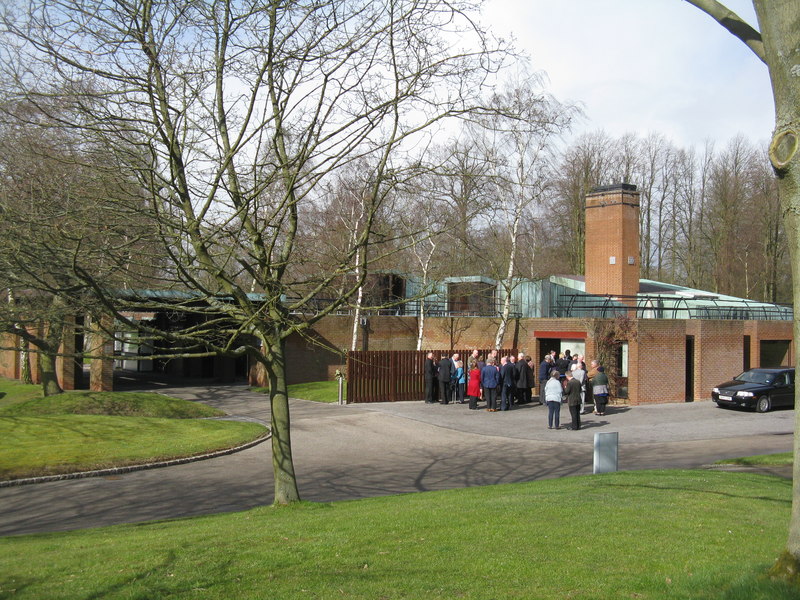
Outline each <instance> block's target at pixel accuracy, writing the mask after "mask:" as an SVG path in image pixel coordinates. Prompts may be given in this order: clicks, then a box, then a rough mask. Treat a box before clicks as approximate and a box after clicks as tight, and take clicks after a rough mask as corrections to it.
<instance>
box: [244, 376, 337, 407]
mask: <svg viewBox="0 0 800 600" xmlns="http://www.w3.org/2000/svg"><path fill="white" fill-rule="evenodd" d="M252 389H253V391H254V392H260V393H262V394H269V388H260V387H255V388H252ZM288 392H289V397H290V398H298V399H300V400H311V401H313V402H327V403H332V402H338V401H339V382H338V381H312V382H310V383H293V384H291V385H290V386H288ZM342 394H344V395H346V394H347V382H345V383H344V385H343V387H342Z"/></svg>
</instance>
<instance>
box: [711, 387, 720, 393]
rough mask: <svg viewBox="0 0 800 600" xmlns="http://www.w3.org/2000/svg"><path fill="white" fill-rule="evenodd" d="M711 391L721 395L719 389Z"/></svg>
mask: <svg viewBox="0 0 800 600" xmlns="http://www.w3.org/2000/svg"><path fill="white" fill-rule="evenodd" d="M711 391H712V392H714V393H715V394H719V388H714V389H713V390H711Z"/></svg>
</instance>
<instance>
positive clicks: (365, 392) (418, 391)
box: [347, 348, 517, 404]
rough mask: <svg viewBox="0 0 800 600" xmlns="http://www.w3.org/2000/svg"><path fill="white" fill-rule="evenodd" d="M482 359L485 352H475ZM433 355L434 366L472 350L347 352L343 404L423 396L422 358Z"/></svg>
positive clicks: (504, 352)
mask: <svg viewBox="0 0 800 600" xmlns="http://www.w3.org/2000/svg"><path fill="white" fill-rule="evenodd" d="M479 351H480V353H481V355H482V356H483V357H484V358H486V357H487V356H488V355H489V352H490V351H491V349H489V350H481V349H479ZM428 352H433V356H434V360H435V361H436V362H437V363H438V362H439V360H440V359H441V357H442V356H445V355H446V356H452V355H453V354H455V353H456V352H458V353H459V354H460V355H461V359H462V360H463V361H464V368H467V359H468V358H469V355H470V354H471V353H472V349H471V348H469V349H466V350H460V349H455V350H366V351H364V350H357V351H355V352H348V353H347V403H348V404H350V403H364V402H401V401H407V400H423V399H424V397H425V375H424V372H423V368H424V366H425V357H426V356H427V355H428ZM516 352H517V351H516V349H504V350H500V356H508V355H510V354H512V353H513V354H516Z"/></svg>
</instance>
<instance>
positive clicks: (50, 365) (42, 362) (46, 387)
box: [39, 350, 64, 396]
mask: <svg viewBox="0 0 800 600" xmlns="http://www.w3.org/2000/svg"><path fill="white" fill-rule="evenodd" d="M39 370H40V372H41V376H42V393H43V394H44V395H45V396H55V395H56V394H62V393H63V392H64V390H63V389H61V386H60V385H59V383H58V376H57V375H56V352H53V351H52V350H43V351H42V352H41V353H40V354H39Z"/></svg>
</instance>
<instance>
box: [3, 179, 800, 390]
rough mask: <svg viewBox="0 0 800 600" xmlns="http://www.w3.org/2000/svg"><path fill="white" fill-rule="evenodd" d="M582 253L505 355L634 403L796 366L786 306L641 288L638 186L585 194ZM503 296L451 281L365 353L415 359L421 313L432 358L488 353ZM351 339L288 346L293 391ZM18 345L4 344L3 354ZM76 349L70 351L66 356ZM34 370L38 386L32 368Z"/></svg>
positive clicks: (389, 319)
mask: <svg viewBox="0 0 800 600" xmlns="http://www.w3.org/2000/svg"><path fill="white" fill-rule="evenodd" d="M585 252H586V260H585V264H586V276H585V277H583V276H575V275H559V276H552V277H549V278H547V279H544V280H539V281H530V280H518V281H517V282H516V285H515V286H514V289H513V291H512V292H511V301H512V315H513V318H512V320H511V322H510V323H509V324H508V328H507V333H506V336H505V339H504V342H503V347H504V348H507V349H510V348H518V349H520V350H521V351H523V352H525V353H527V354H529V355H531V356H532V357H534V359H535V360H536V361H537V362H539V361H540V360H541V358H542V357H543V356H544V354H546V353H547V352H548V351H550V350H556V351H557V352H561V351H564V350H566V349H570V350H571V351H572V352H573V353H576V352H580V353H582V354H585V355H586V357H587V358H588V359H591V358H594V357H597V356H602V355H605V356H607V357H609V358H607V360H606V361H605V362H606V365H607V366H609V367H611V368H612V369H613V372H614V373H615V375H616V378H615V384H616V385H615V392H616V395H617V397H618V398H624V399H626V400H627V402H629V403H631V404H642V403H655V402H684V401H693V400H705V399H709V398H710V390H711V388H712V387H713V386H714V385H716V384H718V383H719V382H720V381H723V380H725V379H728V378H729V377H731V376H733V375H735V374H737V373H739V372H740V371H742V370H745V369H748V368H750V367H756V366H774V365H780V364H794V361H795V355H794V344H793V340H792V311H791V309H790V308H789V307H785V306H778V305H772V304H766V303H759V302H753V301H749V300H746V299H741V298H734V297H730V296H724V295H720V294H714V293H710V292H706V291H702V290H693V289H689V288H685V287H681V286H676V285H671V284H665V283H661V282H656V281H650V280H643V279H640V277H639V262H640V261H639V194H638V192H637V191H636V188H635V187H634V186H631V185H627V184H620V185H616V186H609V187H604V188H598V189H596V190H595V191H593V192H592V193H591V194H589V195H588V196H587V198H586V247H585ZM379 279H380V281H384V280H385V281H387V282H388V283H387V284H386V285H388V286H390V289H388V291H387V292H386V293H387V294H389V295H390V296H391V297H392V298H395V297H398V296H400V294H402V293H406V294H412V295H413V294H414V293H415V290H417V289H419V288H418V286H416V285H415V284H414V282H413V278H409V280H408V281H403V280H402V277H401V276H399V275H398V274H395V273H392V274H390V275H389V276H384V277H382V278H379ZM377 287H380V286H379V285H378V286H377ZM373 293H375V294H380V290H379V289H376V290H373ZM504 294H505V292H504V290H503V287H502V286H500V285H499V283H498V282H493V281H492V280H490V279H487V278H485V277H482V276H475V277H466V278H449V279H447V280H445V281H444V282H442V284H441V286H440V288H439V291H438V292H436V293H435V294H433V295H432V296H430V297H427V298H426V299H425V301H424V302H420V301H419V300H418V299H417V300H415V301H414V302H410V303H409V304H407V305H404V306H403V308H402V309H395V310H392V311H378V312H375V313H373V314H366V315H362V323H361V325H362V326H361V327H359V328H358V335H359V340H358V347H359V348H360V349H368V350H414V349H415V348H416V344H417V332H418V327H419V319H420V316H419V313H420V311H421V310H423V311H425V319H424V330H423V347H424V348H429V349H436V350H445V349H450V348H472V347H477V348H485V347H490V346H492V345H493V342H494V337H495V333H496V332H497V328H498V325H499V324H500V318H499V314H500V312H499V310H498V309H499V306H500V305H501V304H502V302H503V301H504V299H505V296H504ZM154 318H158V315H155V316H154ZM352 331H353V317H352V316H350V315H336V316H330V317H326V318H325V319H323V320H322V321H320V322H319V323H318V324H317V325H316V326H315V329H314V331H313V332H312V333H311V336H310V337H311V338H312V339H308V338H301V337H300V336H296V337H293V338H290V339H289V340H288V342H287V346H286V349H287V378H288V381H289V382H290V383H299V382H305V381H320V380H327V379H331V378H332V377H333V374H334V372H335V371H336V370H337V369H343V368H344V364H343V361H344V359H343V356H344V351H345V350H346V349H348V348H349V346H350V344H351V338H352ZM12 344H13V340H8V341H7V342H6V344H4V346H6V347H8V346H9V345H12ZM103 344H106V345H107V342H105V341H103V340H100V341H98V342H97V343H96V344H92V343H90V340H89V341H84V340H70V342H69V346H70V347H73V348H80V349H81V350H82V352H83V353H84V354H86V355H91V354H92V352H93V347H97V348H101V347H102V345H103ZM69 349H70V348H68V347H66V346H65V351H67V350H69ZM124 349H125V348H124V345H123V348H122V350H124ZM65 353H66V352H65ZM105 354H106V355H107V354H108V348H107V347H106V349H105ZM141 354H142V352H141V349H139V350H138V351H137V350H136V349H135V348H134V349H133V352H131V356H129V357H127V358H124V357H123V358H124V360H119V361H116V362H117V367H121V366H124V367H125V368H141V369H142V370H144V367H147V368H148V369H149V368H152V365H151V364H150V363H149V362H148V361H146V360H142V359H141V358H140V356H141ZM18 358H19V357H18V353H14V352H0V375H3V376H6V377H11V378H19V375H20V373H19V360H18ZM610 362H611V363H613V364H609V363H610ZM114 363H115V361H113V360H108V359H95V360H93V361H92V366H91V387H92V388H93V389H111V387H112V386H113V383H112V382H113V378H112V375H113V371H114ZM137 365H138V366H137ZM32 370H33V374H34V379H36V368H35V361H33V369H32ZM164 370H165V371H167V370H168V374H170V375H173V376H177V377H207V378H209V379H215V380H230V379H232V378H233V377H235V376H244V375H245V374H247V375H248V378H249V380H250V382H251V383H253V384H260V383H263V378H262V377H261V375H260V373H259V372H258V369H257V368H255V367H249V366H248V365H246V364H241V360H240V361H238V362H234V361H232V360H231V359H225V358H214V357H209V358H205V359H176V360H172V361H169V363H168V364H167V365H165V366H164ZM81 374H82V370H81V369H80V368H79V367H76V363H75V361H74V360H69V359H62V360H60V361H59V378H60V380H61V383H62V387H64V389H74V388H75V387H79V386H78V384H77V383H76V382H77V381H78V380H79V379H80V377H81ZM537 391H538V390H537Z"/></svg>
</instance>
